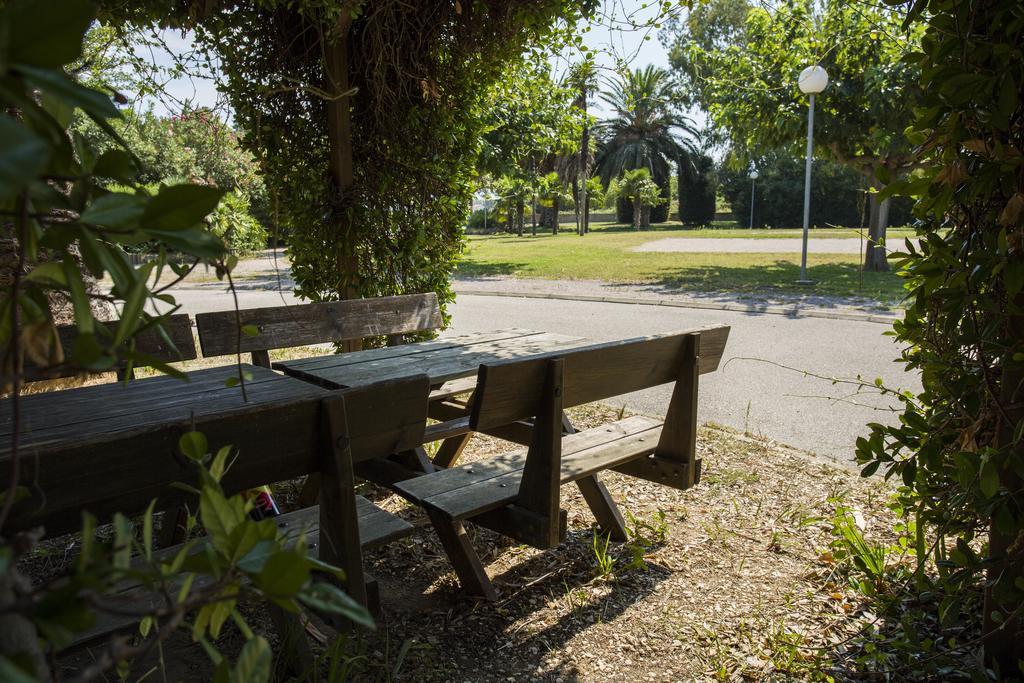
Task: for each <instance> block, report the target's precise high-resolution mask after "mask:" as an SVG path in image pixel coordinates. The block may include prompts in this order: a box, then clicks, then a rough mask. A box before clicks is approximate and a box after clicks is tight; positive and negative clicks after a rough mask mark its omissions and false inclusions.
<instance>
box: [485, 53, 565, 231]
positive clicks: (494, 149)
mask: <svg viewBox="0 0 1024 683" xmlns="http://www.w3.org/2000/svg"><path fill="white" fill-rule="evenodd" d="M575 97H576V94H575V91H574V90H573V89H571V88H570V87H568V84H559V83H557V82H556V81H555V79H554V78H553V76H552V73H551V66H550V64H549V63H548V62H547V60H546V59H544V58H543V56H538V57H537V58H530V59H528V60H526V61H524V62H523V63H521V64H513V65H512V66H511V67H510V68H509V69H507V70H506V71H505V73H503V74H502V77H501V78H500V79H498V81H497V82H496V83H495V84H494V86H493V87H492V89H491V91H490V93H489V96H488V100H487V102H486V104H485V106H484V108H483V113H482V117H483V123H484V133H483V135H482V136H481V139H480V147H479V153H478V156H477V172H478V173H479V174H480V175H481V176H490V177H492V178H495V179H499V180H500V183H499V184H500V185H501V186H502V187H504V188H506V189H508V190H509V191H514V192H515V193H516V197H515V200H516V202H525V201H526V200H527V198H529V199H530V200H531V201H532V202H533V203H534V204H535V203H536V198H537V196H538V190H539V189H540V185H541V184H544V183H547V182H548V181H547V180H544V181H543V183H542V179H543V178H545V176H547V175H548V174H549V173H550V172H551V171H555V170H558V171H560V176H565V175H568V174H569V171H570V170H571V169H570V168H569V167H570V166H572V165H573V164H574V163H575V153H574V150H575V146H576V141H577V140H579V138H580V135H581V131H582V129H583V127H584V123H585V113H584V112H582V111H581V110H580V109H579V107H578V106H576V102H575ZM503 196H504V195H503ZM547 208H548V209H550V207H547ZM535 209H536V207H535V206H533V207H531V212H535ZM515 213H516V216H517V220H519V221H522V217H523V214H524V211H523V204H522V203H518V204H517V206H516V211H515ZM543 213H544V215H545V218H546V219H547V220H548V221H549V222H550V217H549V214H550V211H549V210H546V211H544V212H543ZM557 225H558V224H557V220H556V222H555V223H554V228H553V229H556V230H557ZM549 227H550V226H549ZM517 232H521V228H518V229H517ZM534 232H536V229H534Z"/></svg>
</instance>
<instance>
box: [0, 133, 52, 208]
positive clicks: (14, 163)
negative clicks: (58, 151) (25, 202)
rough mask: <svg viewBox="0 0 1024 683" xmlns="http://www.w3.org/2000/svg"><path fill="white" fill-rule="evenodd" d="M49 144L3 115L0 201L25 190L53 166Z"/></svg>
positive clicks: (0, 153)
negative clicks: (46, 169) (48, 166)
mask: <svg viewBox="0 0 1024 683" xmlns="http://www.w3.org/2000/svg"><path fill="white" fill-rule="evenodd" d="M51 154H52V150H51V149H50V146H49V145H48V144H47V143H46V140H44V139H43V138H41V137H39V136H38V135H36V134H35V133H33V132H32V131H30V130H29V129H28V128H26V127H25V126H22V125H19V124H18V123H16V122H15V120H14V119H13V118H11V117H10V116H8V115H6V114H2V115H0V201H5V200H8V199H10V198H11V197H14V196H15V195H17V194H18V193H19V192H21V191H22V190H24V189H25V188H26V187H27V186H28V185H29V183H31V182H32V181H33V180H35V178H36V176H38V175H39V174H40V173H42V172H43V169H45V168H46V165H47V164H48V163H49V162H50V155H51Z"/></svg>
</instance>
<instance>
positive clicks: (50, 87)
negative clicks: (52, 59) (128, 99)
mask: <svg viewBox="0 0 1024 683" xmlns="http://www.w3.org/2000/svg"><path fill="white" fill-rule="evenodd" d="M18 71H20V72H21V73H22V74H23V75H24V76H25V80H27V81H28V82H29V83H32V84H33V85H35V86H36V87H38V88H39V89H40V90H42V91H44V92H47V93H49V94H50V95H52V96H54V97H56V98H59V99H61V100H63V102H64V103H65V104H69V105H71V106H73V107H77V108H78V109H81V110H82V111H84V112H85V113H87V114H89V115H90V116H94V117H98V118H103V119H113V118H118V117H119V116H121V113H120V112H119V111H117V107H115V106H114V103H113V101H111V99H110V97H109V96H107V95H105V94H103V93H101V92H100V91H99V90H93V89H92V88H86V87H85V86H82V85H79V84H78V83H75V82H74V81H72V80H71V79H70V78H68V77H67V76H66V75H65V74H64V72H63V71H53V70H50V69H39V68H36V67H30V66H24V65H19V66H18Z"/></svg>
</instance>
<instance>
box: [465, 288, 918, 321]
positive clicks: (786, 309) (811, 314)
mask: <svg viewBox="0 0 1024 683" xmlns="http://www.w3.org/2000/svg"><path fill="white" fill-rule="evenodd" d="M455 294H456V295H459V294H466V295H469V296H500V297H512V298H518V299H559V300H562V301H590V302H595V303H605V304H632V305H640V306H669V307H672V308H703V309H708V310H716V311H733V312H736V313H750V314H753V315H762V314H765V315H784V316H786V317H788V318H827V319H830V320H853V321H857V322H868V323H880V324H882V325H892V324H893V323H894V322H895V321H897V320H899V318H897V317H895V316H892V315H879V314H874V313H851V312H845V311H826V310H822V309H818V308H812V309H807V310H804V309H800V308H798V307H796V306H763V307H759V308H758V307H751V306H748V305H744V304H737V303H726V304H715V303H708V302H705V301H671V300H667V299H650V298H643V297H625V296H597V295H593V294H556V293H547V292H496V291H493V290H489V289H456V290H455Z"/></svg>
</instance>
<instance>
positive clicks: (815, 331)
mask: <svg viewBox="0 0 1024 683" xmlns="http://www.w3.org/2000/svg"><path fill="white" fill-rule="evenodd" d="M240 285H241V286H240V289H239V305H240V306H241V307H242V308H250V307H257V306H278V305H281V303H282V295H281V294H279V293H277V292H275V291H270V290H267V289H265V288H264V287H265V283H264V284H263V286H253V287H249V288H247V287H246V283H244V281H243V283H240ZM175 296H176V297H177V298H178V301H179V302H180V303H182V304H183V307H184V309H185V312H188V313H193V314H194V313H198V312H202V311H210V310H223V309H225V308H231V306H232V302H231V298H230V295H228V294H227V293H226V292H225V291H224V290H223V286H220V285H214V284H210V285H193V286H190V287H187V288H185V287H183V288H176V289H175ZM284 300H285V301H287V302H288V303H292V302H294V301H295V300H294V298H293V297H292V296H291V295H290V294H285V295H284ZM451 313H452V326H451V327H450V328H449V329H448V330H446V331H445V332H444V334H445V335H452V334H464V333H468V332H480V331H487V330H495V329H502V328H507V327H523V328H528V329H534V330H542V331H546V332H558V333H561V334H569V335H575V336H581V337H586V338H588V339H593V340H594V341H609V340H614V339H625V338H629V337H635V336H642V335H646V334H654V333H658V332H670V331H674V330H685V329H687V328H692V327H700V326H704V325H715V324H724V325H729V326H730V327H731V328H732V330H731V332H730V336H729V343H728V345H727V347H726V353H725V355H724V356H723V359H722V365H721V367H720V368H719V370H718V371H717V372H715V373H713V374H709V375H703V376H702V377H701V387H700V395H701V401H700V406H699V419H700V420H701V421H702V422H714V423H717V424H722V425H727V426H729V427H733V428H736V429H740V430H744V431H747V432H750V433H754V434H758V435H762V436H766V437H768V438H771V439H774V440H776V441H778V442H780V443H784V444H788V445H790V446H794V447H797V448H800V449H803V450H807V451H811V452H814V453H817V454H818V455H822V456H826V457H829V458H832V459H836V460H840V461H846V462H849V461H851V460H852V459H853V454H854V444H855V441H856V438H857V437H858V436H861V435H864V434H865V433H866V432H867V429H866V427H865V425H866V424H867V423H868V422H889V421H895V419H896V416H895V415H894V414H893V413H892V412H890V411H887V410H879V408H884V407H885V406H888V405H893V403H891V402H889V401H887V400H885V399H880V397H878V396H877V394H876V392H873V391H866V392H863V391H862V392H860V393H858V392H857V389H856V387H854V386H851V385H845V384H838V385H834V384H833V383H832V382H831V381H830V380H829V379H821V378H818V377H813V376H810V375H807V374H805V373H811V374H813V375H820V376H822V377H825V378H831V377H840V378H855V377H856V376H857V375H860V376H861V377H862V378H863V379H864V380H865V381H866V382H867V383H868V384H871V383H873V382H874V380H875V378H876V377H880V378H882V380H883V382H884V383H885V384H887V385H889V386H892V387H898V388H902V389H911V390H916V389H918V388H919V387H920V383H919V380H918V378H917V377H916V376H915V375H911V374H907V373H906V372H904V371H903V369H902V365H901V364H899V363H897V362H895V361H896V360H897V359H898V357H899V349H898V348H897V347H896V346H895V345H894V343H893V342H892V340H891V338H890V337H886V336H883V333H884V332H885V331H886V330H888V329H889V328H888V326H886V325H882V324H878V323H873V322H860V321H849V320H828V319H822V318H790V317H786V316H781V315H770V314H757V313H747V312H738V311H718V310H705V309H689V308H670V307H661V306H643V305H635V304H616V303H605V302H583V301H566V300H556V299H552V300H548V299H527V298H512V297H501V298H498V297H488V296H472V295H460V296H459V298H458V301H457V303H456V304H455V305H454V306H452V307H451ZM669 394H670V390H669V388H668V387H660V388H656V389H650V390H647V391H643V392H638V393H635V394H630V395H627V396H625V397H623V398H621V399H616V400H613V401H611V403H613V404H614V405H621V404H623V403H624V404H625V405H626V406H628V407H629V408H630V409H632V410H637V411H640V412H644V413H649V414H663V413H664V411H665V408H666V407H667V405H668V399H669Z"/></svg>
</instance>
